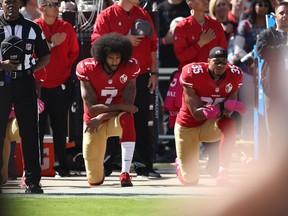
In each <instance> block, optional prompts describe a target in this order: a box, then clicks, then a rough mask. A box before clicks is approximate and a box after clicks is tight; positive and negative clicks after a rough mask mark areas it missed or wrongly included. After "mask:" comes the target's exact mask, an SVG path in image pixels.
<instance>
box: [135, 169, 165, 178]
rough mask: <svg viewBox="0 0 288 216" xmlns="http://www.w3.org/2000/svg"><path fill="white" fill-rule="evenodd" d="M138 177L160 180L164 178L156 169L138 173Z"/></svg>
mask: <svg viewBox="0 0 288 216" xmlns="http://www.w3.org/2000/svg"><path fill="white" fill-rule="evenodd" d="M137 176H145V177H148V179H158V178H161V177H162V176H161V175H160V174H159V173H157V172H156V171H155V170H154V169H151V170H149V171H144V172H142V173H141V174H140V173H139V174H138V173H137Z"/></svg>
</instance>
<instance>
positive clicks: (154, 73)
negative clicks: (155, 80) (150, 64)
mask: <svg viewBox="0 0 288 216" xmlns="http://www.w3.org/2000/svg"><path fill="white" fill-rule="evenodd" d="M149 75H150V76H152V75H154V76H157V77H158V75H159V74H158V72H150V73H149Z"/></svg>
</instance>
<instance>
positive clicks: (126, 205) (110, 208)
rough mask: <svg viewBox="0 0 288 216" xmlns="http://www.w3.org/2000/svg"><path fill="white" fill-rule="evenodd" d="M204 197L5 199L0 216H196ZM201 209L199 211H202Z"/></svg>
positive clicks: (44, 197) (49, 197)
mask: <svg viewBox="0 0 288 216" xmlns="http://www.w3.org/2000/svg"><path fill="white" fill-rule="evenodd" d="M206 201H207V198H205V197H200V198H199V197H194V198H193V197H189V198H188V197H184V198H183V197H173V198H167V197H165V198H160V197H154V198H149V197H136V198H135V197H128V198H124V197H117V198H115V197H92V196H77V197H76V196H41V195H40V196H39V195H38V196H37V195H36V196H34V195H32V196H23V195H16V196H7V197H6V196H4V198H3V197H2V200H1V207H2V208H1V216H26V215H27V216H28V215H29V216H31V215H32V216H54V215H61V216H62V215H63V216H66V215H69V216H74V215H75V216H76V215H77V216H90V215H93V216H94V215H104V216H109V215H117V216H118V215H119V216H126V215H131V216H132V215H133V216H135V215H137V216H154V215H155V216H162V215H163V216H164V215H165V216H174V215H175V216H184V215H196V212H197V211H198V210H199V208H200V207H201V206H203V205H204V204H205V202H206ZM201 208H202V207H201Z"/></svg>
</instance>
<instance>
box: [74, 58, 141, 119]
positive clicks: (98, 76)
mask: <svg viewBox="0 0 288 216" xmlns="http://www.w3.org/2000/svg"><path fill="white" fill-rule="evenodd" d="M139 72H140V69H139V64H138V61H137V60H135V59H130V60H129V61H128V62H127V63H124V64H120V66H119V68H118V70H117V71H116V73H115V74H113V76H112V77H109V76H108V75H107V74H106V72H104V71H103V69H102V65H101V64H100V63H98V62H97V61H95V60H94V58H87V59H84V60H83V61H81V62H79V63H78V64H77V68H76V75H77V77H78V79H79V80H81V81H83V82H90V83H91V85H92V86H93V88H94V90H95V92H96V95H97V104H118V103H122V92H123V89H124V88H125V87H126V86H127V84H128V82H129V81H130V80H131V79H135V78H136V77H137V76H138V74H139ZM93 117H94V116H90V115H89V113H88V109H87V107H86V106H85V103H84V117H83V118H84V122H85V123H86V124H88V121H89V120H90V119H91V118H93Z"/></svg>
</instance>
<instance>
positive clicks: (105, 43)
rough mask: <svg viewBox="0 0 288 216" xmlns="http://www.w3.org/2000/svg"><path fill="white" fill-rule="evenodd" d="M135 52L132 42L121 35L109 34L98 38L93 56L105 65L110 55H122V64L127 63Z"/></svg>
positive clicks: (93, 49)
mask: <svg viewBox="0 0 288 216" xmlns="http://www.w3.org/2000/svg"><path fill="white" fill-rule="evenodd" d="M132 52H133V47H132V43H131V42H130V40H129V39H128V38H127V37H125V36H123V35H121V34H119V33H109V34H106V35H103V36H101V37H100V38H98V39H97V40H96V41H95V42H94V44H93V45H92V47H91V55H92V57H93V58H95V59H96V60H97V61H98V62H100V63H105V62H106V58H107V56H108V54H109V53H120V55H121V62H127V61H128V60H129V59H130V58H131V56H132Z"/></svg>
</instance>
